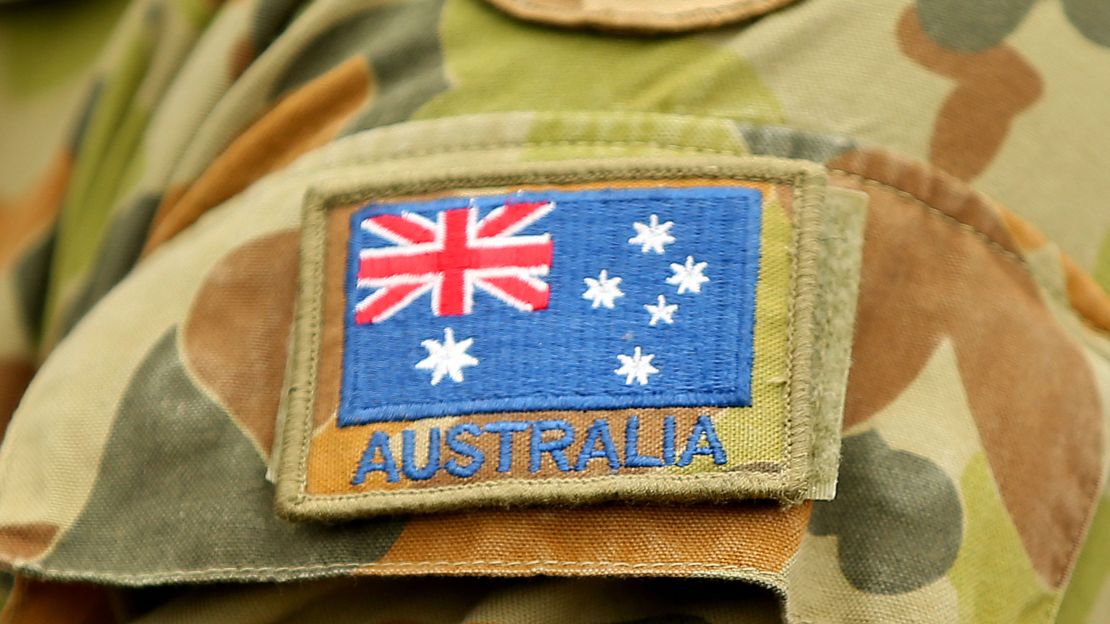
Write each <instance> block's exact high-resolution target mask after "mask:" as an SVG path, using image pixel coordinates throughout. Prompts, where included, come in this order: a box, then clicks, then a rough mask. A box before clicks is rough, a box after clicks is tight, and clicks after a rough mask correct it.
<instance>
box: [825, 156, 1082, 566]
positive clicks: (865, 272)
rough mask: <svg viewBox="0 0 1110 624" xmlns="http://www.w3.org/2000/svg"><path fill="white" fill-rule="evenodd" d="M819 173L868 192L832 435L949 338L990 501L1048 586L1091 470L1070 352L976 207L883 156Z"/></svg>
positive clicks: (954, 189)
mask: <svg viewBox="0 0 1110 624" xmlns="http://www.w3.org/2000/svg"><path fill="white" fill-rule="evenodd" d="M832 166H833V167H838V168H840V169H843V170H846V172H842V173H834V176H833V180H834V183H835V184H837V185H840V186H844V187H849V188H857V189H861V190H864V191H866V192H867V193H868V195H869V196H870V208H869V211H868V214H869V216H868V223H867V229H866V232H865V241H866V242H865V245H864V250H863V269H862V274H861V281H860V293H859V304H858V315H857V321H856V337H855V345H854V349H853V355H852V361H853V368H852V371H851V375H850V379H849V385H848V393H847V394H848V395H847V404H846V408H845V409H846V411H845V427H852V426H854V425H856V424H858V423H860V422H862V421H865V420H867V419H868V418H870V417H871V416H873V415H874V414H875V413H876V412H878V411H879V410H881V409H882V408H884V407H886V406H887V405H888V404H889V403H890V402H891V401H892V400H893V399H894V398H895V397H897V396H898V395H899V394H900V393H901V392H902V391H903V390H905V388H906V387H907V386H908V385H909V384H910V383H911V382H912V381H913V380H914V379H915V378H916V377H917V375H918V374H919V373H920V371H921V369H922V366H923V365H924V364H925V363H926V361H927V360H928V358H929V356H930V354H931V353H932V352H933V351H934V349H935V348H936V346H937V344H938V343H939V342H940V340H941V339H942V338H943V337H945V336H949V337H951V338H952V340H953V343H954V345H955V348H956V353H957V357H958V360H959V369H960V374H961V377H962V378H963V380H964V386H965V388H966V391H967V393H968V401H969V403H970V406H971V410H972V413H973V415H974V417H975V421H976V424H977V427H978V429H979V433H980V437H981V438H982V442H983V446H984V449H985V451H986V454H987V457H988V459H989V461H990V465H991V468H992V470H993V473H994V476H995V479H996V481H997V484H998V487H999V490H1000V493H1001V495H1002V498H1003V500H1004V501H1005V503H1006V506H1007V508H1008V509H1009V511H1010V514H1011V516H1012V518H1013V520H1014V523H1015V525H1016V526H1017V528H1018V531H1019V533H1020V534H1021V538H1022V541H1023V542H1024V544H1025V547H1026V549H1027V551H1028V553H1029V555H1030V558H1031V560H1032V562H1033V564H1034V566H1035V567H1036V569H1037V570H1038V571H1039V572H1040V573H1041V574H1042V575H1043V576H1044V578H1045V579H1046V580H1047V581H1048V582H1049V583H1050V584H1051V585H1052V586H1054V587H1056V586H1059V584H1060V583H1061V582H1062V581H1063V579H1064V577H1065V575H1066V572H1067V570H1068V566H1069V564H1070V562H1071V559H1072V557H1073V554H1074V553H1073V548H1074V545H1075V544H1076V543H1077V542H1078V541H1079V539H1080V538H1081V536H1082V534H1083V529H1084V523H1085V520H1086V518H1087V515H1088V512H1089V511H1090V508H1091V505H1092V504H1093V502H1094V499H1095V495H1096V492H1097V487H1098V483H1099V473H1100V465H1101V452H1102V449H1101V445H1102V433H1101V416H1100V405H1099V399H1098V395H1097V392H1096V389H1095V385H1094V379H1093V375H1092V372H1091V370H1090V369H1089V367H1088V364H1087V362H1086V360H1085V358H1084V356H1083V354H1082V352H1081V351H1080V350H1079V349H1078V348H1077V346H1076V345H1075V343H1074V342H1073V340H1072V339H1071V338H1070V337H1069V336H1068V335H1066V334H1065V333H1064V331H1063V330H1062V329H1061V328H1060V327H1059V326H1058V324H1057V323H1056V321H1055V319H1054V318H1053V317H1052V314H1051V313H1050V312H1049V310H1047V309H1046V307H1045V306H1044V304H1043V302H1042V301H1041V299H1040V295H1039V293H1038V290H1037V288H1036V286H1035V285H1034V283H1033V281H1032V279H1031V277H1030V276H1029V274H1028V273H1027V272H1026V270H1025V268H1024V266H1023V264H1022V263H1021V261H1020V260H1019V259H1018V258H1017V257H1016V256H1011V255H1007V254H1009V253H1012V251H1009V250H1012V249H1013V247H1014V243H1013V240H1012V239H1011V238H1010V237H1009V235H1008V234H1007V233H1006V230H1005V227H1004V225H1003V224H1002V223H1001V222H1000V221H999V220H998V219H997V217H996V213H995V212H994V211H993V210H992V209H991V207H990V206H989V205H988V204H987V203H986V202H985V200H982V199H980V198H978V196H976V195H974V194H972V193H971V192H970V191H968V190H967V189H966V188H965V187H964V186H963V185H962V184H959V183H958V182H955V181H954V180H952V179H950V178H945V177H942V176H935V175H930V174H929V172H928V171H926V170H925V169H923V168H921V167H918V166H915V165H911V164H908V163H905V162H900V161H898V160H897V159H895V158H893V157H889V156H884V155H882V154H877V153H874V154H866V153H854V154H849V155H846V156H845V157H843V158H841V159H839V160H838V161H836V162H835V163H833V165H832ZM856 176H863V177H862V178H861V177H856ZM864 178H869V179H871V180H877V181H878V182H880V183H882V184H878V183H874V182H868V181H866V180H865V179H864ZM886 185H890V186H886ZM891 186H893V187H895V188H891ZM907 193H909V194H912V195H913V196H916V197H918V198H921V199H922V200H924V201H925V204H927V205H923V204H922V203H919V202H918V201H916V200H915V199H914V197H912V196H911V195H908V194H907ZM930 206H931V208H930Z"/></svg>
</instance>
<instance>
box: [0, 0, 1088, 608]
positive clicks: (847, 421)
mask: <svg viewBox="0 0 1110 624" xmlns="http://www.w3.org/2000/svg"><path fill="white" fill-rule="evenodd" d="M87 4H88V5H97V6H95V7H93V6H86V5H81V6H76V5H74V6H69V7H66V6H64V5H63V6H62V7H60V8H59V7H54V6H50V7H49V8H50V10H51V11H56V12H57V14H51V15H49V16H48V17H47V16H45V15H44V14H45V13H46V7H36V6H34V5H32V6H30V7H22V8H16V9H4V12H3V13H0V63H3V64H2V65H0V84H2V85H3V88H2V89H0V110H3V111H4V113H3V114H2V115H0V135H2V136H5V137H6V139H5V141H4V143H3V149H2V150H0V163H2V165H3V166H2V167H0V171H2V172H3V174H2V175H0V201H2V204H0V206H2V208H3V210H2V211H0V219H2V221H0V292H2V293H3V296H2V297H0V418H3V419H6V418H7V417H8V415H9V414H11V413H12V412H13V411H14V416H12V418H11V420H10V423H7V431H6V436H5V438H4V443H3V447H2V450H0V560H2V561H3V562H4V563H5V564H6V565H7V566H9V567H10V568H11V570H12V572H13V573H14V586H13V588H12V589H11V590H10V592H9V591H5V593H7V594H8V599H7V600H8V604H7V606H6V608H5V611H4V612H3V616H2V617H0V620H2V621H4V622H30V621H51V622H53V621H58V622H112V621H131V620H135V621H141V622H148V621H149V622H162V621H167V622H178V621H186V620H188V621H221V622H222V621H228V622H233V621H243V622H256V621H257V622H261V621H297V622H309V621H328V622H339V621H359V622H364V621H373V622H387V621H413V622H456V621H457V622H463V621H465V622H548V621H550V622H565V621H590V622H595V621H596V622H733V621H740V622H747V621H752V622H764V621H768V622H769V621H788V622H1048V621H1058V622H1068V623H1080V622H1085V623H1088V624H1093V623H1095V622H1105V621H1107V620H1108V619H1110V487H1108V484H1107V476H1108V474H1110V437H1108V432H1110V298H1108V296H1107V294H1106V293H1107V290H1110V206H1108V205H1107V199H1106V198H1107V197H1110V176H1107V175H1106V168H1107V166H1108V165H1110V158H1108V157H1107V155H1106V154H1107V151H1108V148H1110V123H1107V114H1106V113H1107V111H1108V108H1107V102H1110V13H1108V10H1107V8H1106V4H1105V3H1104V2H1102V1H1101V0H1062V1H1061V2H1056V1H1055V0H1051V1H1044V2H1039V3H1034V2H1032V1H1031V0H1013V1H1009V2H996V3H961V2H950V1H948V0H916V1H914V0H900V1H897V2H889V1H885V2H880V1H877V0H851V1H846V0H799V1H798V2H788V1H782V0H780V1H775V0H768V1H764V2H760V1H750V0H727V1H726V0H717V1H714V0H690V1H689V2H683V3H676V4H681V5H682V6H681V7H679V8H675V6H674V5H673V4H670V3H662V2H659V3H646V4H645V3H634V2H626V1H624V0H598V1H596V2H595V1H594V0H566V1H564V0H496V1H494V2H493V3H492V4H490V3H487V2H485V0H396V1H351V0H334V1H330V0H325V1H320V2H315V3H307V4H300V3H295V2H285V1H280V0H278V1H273V0H241V1H240V2H233V3H227V4H221V5H216V4H215V3H209V2H202V1H199V0H183V1H174V2H170V1H168V0H146V1H137V2H135V3H133V4H132V5H131V6H130V7H128V8H127V9H126V10H125V11H124V12H123V13H122V14H121V16H120V17H119V18H118V24H117V25H116V27H115V30H114V32H113V34H112V35H111V37H110V38H108V40H107V41H108V43H107V45H106V47H105V48H104V51H103V54H102V56H101V57H100V59H99V60H97V61H96V62H95V63H91V60H90V59H92V56H91V54H92V52H93V51H94V50H95V49H96V47H97V45H98V42H99V41H100V39H101V33H103V32H106V28H107V25H108V24H110V23H112V22H113V21H115V20H116V17H117V13H119V10H120V8H121V7H118V6H116V5H117V4H118V3H103V4H102V3H87ZM47 37H49V39H47ZM79 93H86V94H87V95H86V96H85V98H84V100H83V101H82V102H81V103H80V107H79V110H72V109H73V108H74V107H73V106H71V103H72V102H74V101H77V94H79ZM66 115H70V118H71V120H72V121H71V122H70V123H69V124H68V125H64V124H60V123H58V120H59V119H60V118H63V117H65V116H66ZM59 146H60V147H59ZM51 150H53V151H51ZM732 155H735V156H745V155H768V156H777V157H783V158H790V159H801V160H805V161H810V162H814V163H819V164H820V165H822V166H823V167H824V168H825V170H826V171H827V175H828V181H829V185H830V186H831V187H834V188H839V189H848V190H854V191H858V192H860V193H863V194H865V195H866V203H867V221H866V225H865V228H866V229H865V234H864V246H863V260H862V268H861V277H860V286H859V292H858V298H857V300H856V309H857V311H858V312H857V315H856V321H855V336H854V343H853V346H852V368H851V372H850V377H849V380H848V383H847V390H846V397H845V402H846V403H845V407H844V415H843V442H842V445H841V459H840V468H839V484H838V493H837V496H836V497H835V499H833V500H831V501H814V502H805V503H802V504H800V505H780V504H777V503H774V502H755V503H748V504H742V505H718V504H711V503H700V504H690V505H681V506H668V505H622V504H620V503H615V502H614V503H607V504H601V505H592V506H585V507H576V508H563V507H551V506H547V507H544V506H540V507H531V508H524V509H511V510H505V509H485V510H469V511H466V510H464V511H459V512H450V513H443V514H431V515H415V516H405V517H396V516H394V517H386V518H379V519H366V520H359V521H357V522H345V523H340V524H320V523H312V522H288V521H286V520H283V519H281V518H279V517H278V516H277V515H275V513H274V510H273V503H274V487H273V485H272V484H271V483H270V482H269V481H268V480H267V478H266V473H267V468H268V466H270V465H271V452H272V448H273V442H274V435H275V417H274V415H275V414H276V413H278V411H279V407H280V405H279V404H280V403H281V401H282V383H283V378H284V375H285V366H286V361H287V357H288V354H287V348H288V343H287V336H288V334H289V327H290V324H291V323H292V322H293V316H294V311H293V300H294V297H295V293H296V291H297V278H296V266H297V261H298V233H299V228H300V223H301V197H302V195H303V193H304V191H305V189H306V188H307V187H309V186H310V185H312V184H316V183H320V182H322V181H327V180H329V179H332V178H336V177H340V176H342V175H344V174H346V173H349V172H351V171H365V170H366V169H367V168H372V170H373V171H375V174H377V173H379V172H383V171H384V172H390V171H392V172H401V173H404V172H408V171H429V170H436V169H450V168H451V167H455V166H460V165H463V164H467V163H471V162H473V161H475V160H481V161H483V162H484V163H485V164H486V166H490V167H498V166H504V167H508V166H510V165H513V164H519V163H564V164H568V163H569V164H573V163H575V162H579V161H587V160H591V159H592V160H597V159H602V160H606V161H620V160H622V159H637V158H656V159H662V160H667V159H670V160H673V161H674V162H680V161H683V160H685V159H691V158H696V157H700V156H732ZM33 178H34V179H37V180H38V182H37V183H35V184H31V183H30V181H31V180H32V179H33ZM784 214H785V213H784ZM1041 232H1044V234H1042V233H1041ZM259 310H265V313H259ZM32 376H33V377H34V379H33V380H32ZM28 384H30V385H29V386H28ZM17 402H18V403H19V407H18V410H15V405H16V403H17ZM0 422H3V421H0ZM510 577H519V578H510ZM229 581H235V582H236V583H237V584H231V585H229V584H225V583H227V582H229Z"/></svg>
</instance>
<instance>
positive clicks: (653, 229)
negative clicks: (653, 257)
mask: <svg viewBox="0 0 1110 624" xmlns="http://www.w3.org/2000/svg"><path fill="white" fill-rule="evenodd" d="M673 225H674V221H667V222H666V223H659V215H651V218H650V219H649V220H648V224H647V225H644V224H643V223H640V222H636V223H633V224H632V227H633V228H635V229H636V235H635V236H633V237H632V238H630V239H628V242H630V243H632V244H633V245H639V246H640V253H647V252H649V251H654V252H655V253H657V254H661V253H663V251H664V249H663V246H664V245H669V244H670V243H673V242H674V237H673V236H671V234H670V229H671V226H673Z"/></svg>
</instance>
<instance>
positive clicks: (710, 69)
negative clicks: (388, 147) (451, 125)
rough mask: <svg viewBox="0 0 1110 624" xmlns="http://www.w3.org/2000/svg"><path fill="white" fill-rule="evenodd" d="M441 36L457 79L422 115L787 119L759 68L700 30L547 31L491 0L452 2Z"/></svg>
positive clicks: (446, 9)
mask: <svg viewBox="0 0 1110 624" xmlns="http://www.w3.org/2000/svg"><path fill="white" fill-rule="evenodd" d="M441 38H442V40H443V49H444V56H445V57H446V63H447V74H448V75H449V76H450V77H451V79H452V86H451V89H450V90H449V91H447V92H445V93H443V94H441V95H439V96H438V97H436V98H435V99H433V100H432V101H431V102H429V103H428V104H427V105H426V106H424V107H423V108H421V109H420V111H419V112H418V113H417V115H416V116H417V117H421V118H429V117H446V116H451V115H460V114H470V113H482V112H494V111H525V110H531V111H590V110H610V111H611V110H623V111H644V112H669V113H682V114H690V115H694V114H702V115H710V116H715V117H731V118H736V119H745V120H750V121H759V122H770V123H775V122H780V121H782V119H783V113H782V108H781V106H780V105H779V103H778V100H777V99H775V97H774V95H773V94H772V93H771V91H770V90H769V89H768V88H767V87H766V86H765V85H764V84H763V83H762V82H761V81H760V79H759V77H758V76H757V74H756V72H755V70H754V69H753V68H752V67H751V65H749V64H748V63H746V62H745V61H744V60H742V59H741V58H740V57H739V56H737V55H736V53H735V52H733V51H731V50H728V49H726V48H723V47H720V46H716V45H713V44H712V43H710V42H709V41H707V40H705V39H702V38H700V37H698V36H684V37H666V38H645V37H632V36H623V37H622V36H614V35H599V34H597V33H592V32H584V31H575V30H565V29H559V28H548V27H542V26H537V25H535V24H530V23H524V22H519V21H516V20H513V19H512V18H509V17H508V16H506V15H505V14H503V13H501V12H500V11H498V10H496V9H494V8H492V7H490V6H487V3H485V2H475V1H473V0H448V2H447V3H446V5H445V6H444V9H443V27H442V32H441Z"/></svg>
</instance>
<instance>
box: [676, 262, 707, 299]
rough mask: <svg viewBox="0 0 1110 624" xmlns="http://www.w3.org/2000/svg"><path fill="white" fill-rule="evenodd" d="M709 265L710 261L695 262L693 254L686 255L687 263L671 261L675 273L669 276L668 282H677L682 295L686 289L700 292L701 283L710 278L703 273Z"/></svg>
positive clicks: (679, 292)
mask: <svg viewBox="0 0 1110 624" xmlns="http://www.w3.org/2000/svg"><path fill="white" fill-rule="evenodd" d="M707 266H709V263H708V262H698V263H695V262H694V257H693V256H686V264H678V263H675V262H672V263H671V270H672V271H674V275H672V276H670V277H668V278H667V283H668V284H677V285H678V294H680V295H681V294H682V293H684V292H686V291H690V292H695V293H700V292H701V285H702V284H704V283H706V282H708V281H709V278H708V277H706V276H705V275H704V274H703V273H702V271H704V270H705V267H707Z"/></svg>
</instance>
